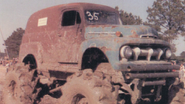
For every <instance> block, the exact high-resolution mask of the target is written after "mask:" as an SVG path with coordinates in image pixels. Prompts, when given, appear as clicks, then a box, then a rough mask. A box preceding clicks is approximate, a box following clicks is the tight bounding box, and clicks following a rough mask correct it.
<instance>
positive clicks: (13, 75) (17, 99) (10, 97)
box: [3, 70, 23, 104]
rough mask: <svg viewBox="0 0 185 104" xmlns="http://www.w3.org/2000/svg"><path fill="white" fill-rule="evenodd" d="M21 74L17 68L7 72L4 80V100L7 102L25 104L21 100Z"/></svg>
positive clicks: (6, 103) (8, 103)
mask: <svg viewBox="0 0 185 104" xmlns="http://www.w3.org/2000/svg"><path fill="white" fill-rule="evenodd" d="M19 76H20V74H19V73H17V71H16V70H12V71H10V72H8V73H7V75H6V77H5V82H4V86H3V87H4V90H3V102H4V103H5V104H12V102H14V104H23V103H22V102H21V97H22V93H21V92H22V91H21V88H20V86H21V82H20V80H19Z"/></svg>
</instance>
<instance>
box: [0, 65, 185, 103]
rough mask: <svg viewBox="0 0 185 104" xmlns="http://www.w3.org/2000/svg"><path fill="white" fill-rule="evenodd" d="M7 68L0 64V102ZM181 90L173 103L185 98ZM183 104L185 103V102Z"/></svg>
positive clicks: (183, 90) (0, 101) (46, 101)
mask: <svg viewBox="0 0 185 104" xmlns="http://www.w3.org/2000/svg"><path fill="white" fill-rule="evenodd" d="M6 70H7V67H5V66H2V65H0V104H4V103H3V102H2V90H3V82H4V78H5V75H6ZM174 90H175V89H174ZM181 90H182V91H180V92H181V93H178V94H177V96H176V97H175V98H174V99H175V100H176V102H175V103H173V104H181V103H179V100H184V98H183V97H185V89H181ZM172 95H174V94H172ZM47 97H48V96H45V97H44V99H45V101H44V102H42V103H41V104H50V100H48V98H47ZM46 99H47V100H46ZM139 104H150V102H148V101H144V102H141V103H139ZM183 104H185V103H183Z"/></svg>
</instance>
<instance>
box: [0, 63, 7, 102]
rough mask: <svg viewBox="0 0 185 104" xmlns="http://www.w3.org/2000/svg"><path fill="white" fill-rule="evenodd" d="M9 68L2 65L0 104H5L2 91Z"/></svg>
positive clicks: (0, 73) (0, 69)
mask: <svg viewBox="0 0 185 104" xmlns="http://www.w3.org/2000/svg"><path fill="white" fill-rule="evenodd" d="M6 69H7V67H5V66H2V65H0V100H1V101H0V104H3V102H2V90H3V86H2V85H3V81H4V78H5V74H6Z"/></svg>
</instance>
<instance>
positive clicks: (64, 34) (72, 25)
mask: <svg viewBox="0 0 185 104" xmlns="http://www.w3.org/2000/svg"><path fill="white" fill-rule="evenodd" d="M81 22H82V21H81V16H80V13H79V12H78V10H75V9H73V10H66V11H64V12H63V15H62V20H61V28H60V29H59V39H60V43H59V44H60V47H61V50H60V51H61V53H60V56H59V61H60V62H63V63H77V61H78V50H79V48H80V44H81V41H82V40H81V37H82V24H81Z"/></svg>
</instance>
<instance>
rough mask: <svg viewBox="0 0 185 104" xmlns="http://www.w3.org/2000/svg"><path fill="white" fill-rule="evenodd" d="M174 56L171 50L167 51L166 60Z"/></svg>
mask: <svg viewBox="0 0 185 104" xmlns="http://www.w3.org/2000/svg"><path fill="white" fill-rule="evenodd" d="M171 56H172V52H171V50H170V49H168V48H167V49H165V58H166V59H169V58H170V57H171Z"/></svg>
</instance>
